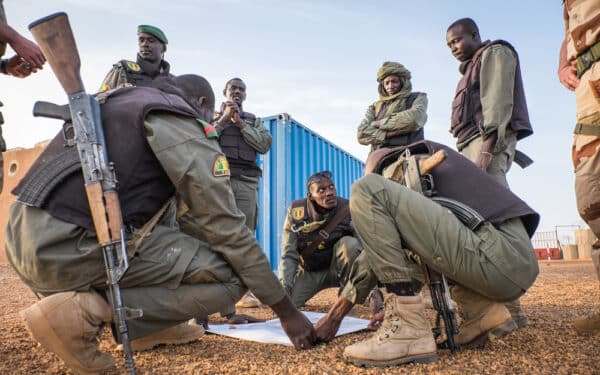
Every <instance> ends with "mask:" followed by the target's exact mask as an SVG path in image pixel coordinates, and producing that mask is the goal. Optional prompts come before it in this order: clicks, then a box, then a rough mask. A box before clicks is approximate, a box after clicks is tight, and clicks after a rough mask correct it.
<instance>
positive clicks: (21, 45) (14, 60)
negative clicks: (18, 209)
mask: <svg viewBox="0 0 600 375" xmlns="http://www.w3.org/2000/svg"><path fill="white" fill-rule="evenodd" d="M3 2H4V0H0V57H2V56H4V52H6V44H9V45H10V46H11V48H12V49H13V50H14V51H15V52H16V53H17V54H16V55H14V56H12V57H11V58H9V59H2V60H0V73H2V74H6V75H11V76H14V77H19V78H25V77H27V76H29V75H30V74H31V73H35V72H37V71H38V69H42V66H43V65H44V62H46V59H45V58H44V55H43V54H42V51H40V48H39V47H38V46H37V44H35V43H33V42H32V41H30V40H29V39H27V38H25V37H24V36H22V35H21V34H19V33H18V32H16V31H15V29H13V28H12V27H10V26H9V25H8V23H7V22H6V14H5V12H4V4H3ZM1 106H2V103H0V107H1ZM3 123H4V118H3V117H2V113H0V192H2V186H3V183H4V181H3V176H2V174H3V172H2V169H3V166H2V164H3V161H2V159H3V158H2V153H3V152H4V151H6V142H5V141H4V138H3V137H2V124H3Z"/></svg>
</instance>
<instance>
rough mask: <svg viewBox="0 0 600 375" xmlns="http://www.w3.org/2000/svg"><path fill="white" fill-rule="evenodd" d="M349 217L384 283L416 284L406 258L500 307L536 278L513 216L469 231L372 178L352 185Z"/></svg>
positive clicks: (416, 270)
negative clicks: (496, 303) (431, 269)
mask: <svg viewBox="0 0 600 375" xmlns="http://www.w3.org/2000/svg"><path fill="white" fill-rule="evenodd" d="M350 212H351V215H352V222H353V223H354V227H355V228H356V230H357V232H358V233H359V235H360V239H361V242H362V245H363V253H364V254H365V255H366V258H367V260H368V264H369V266H370V268H371V269H372V271H373V273H374V274H375V275H376V277H377V280H379V282H381V283H383V284H393V283H398V282H405V281H412V280H415V279H416V280H423V272H422V270H421V266H420V265H418V264H417V263H416V262H415V261H414V257H412V256H411V255H410V253H415V254H417V255H418V256H419V258H420V260H421V261H422V262H425V263H426V264H427V265H429V266H430V267H431V268H433V269H434V270H436V271H438V272H441V273H443V274H445V275H446V276H447V277H448V278H449V279H451V280H454V281H455V282H456V283H458V284H461V285H463V286H465V287H467V288H469V289H472V290H473V291H475V292H477V293H479V294H481V295H483V296H486V297H488V298H490V299H492V300H496V301H501V302H505V301H512V300H514V299H516V298H518V297H519V296H521V295H522V294H523V293H524V292H525V290H526V289H528V288H529V287H530V286H531V284H533V282H534V281H535V279H536V277H537V274H538V272H539V270H538V263H537V260H536V259H535V255H534V252H533V247H532V245H531V241H530V239H529V236H528V235H527V232H526V230H525V227H524V226H523V223H522V222H521V220H520V219H519V218H514V219H509V220H507V221H505V222H504V223H501V224H500V225H498V227H497V228H496V227H495V226H493V225H492V224H490V223H484V224H482V225H481V226H480V227H479V228H478V229H477V230H475V231H472V230H470V229H469V228H467V227H466V226H465V225H464V224H463V223H462V222H460V221H459V220H458V219H457V218H456V216H454V214H452V212H450V211H449V210H448V209H446V208H443V207H442V206H440V205H438V204H437V203H435V202H433V201H432V200H430V199H428V198H426V197H424V196H422V195H420V194H418V193H416V192H414V191H412V190H410V189H408V188H406V187H404V186H402V185H400V184H398V183H396V182H394V181H391V180H388V179H385V178H384V177H382V176H379V175H376V174H369V175H366V176H365V177H363V178H361V179H360V180H358V181H356V182H355V183H354V184H353V185H352V190H351V193H350Z"/></svg>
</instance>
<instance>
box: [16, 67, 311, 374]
mask: <svg viewBox="0 0 600 375" xmlns="http://www.w3.org/2000/svg"><path fill="white" fill-rule="evenodd" d="M175 83H176V85H177V87H178V88H179V89H181V90H182V92H181V93H180V94H179V95H178V94H176V92H177V90H175V89H173V88H172V89H169V90H165V91H160V90H158V89H155V88H148V87H127V88H123V89H120V90H116V91H113V92H111V93H110V94H109V95H107V98H106V100H105V102H104V103H103V104H101V114H102V121H103V125H104V135H105V138H106V143H107V145H108V147H107V151H108V159H109V160H110V161H113V162H114V163H115V165H116V178H117V180H118V181H119V182H120V186H119V197H120V205H121V208H122V213H123V221H124V224H125V226H126V228H129V231H128V232H129V233H128V234H127V235H126V238H127V240H128V241H131V242H132V246H128V253H129V254H128V255H129V269H128V270H127V272H126V273H125V275H124V276H123V278H122V279H121V281H120V283H121V293H122V297H123V303H124V305H125V306H128V307H131V308H139V309H142V311H143V316H142V317H141V318H139V319H134V320H130V321H129V322H128V326H129V334H130V338H131V339H132V341H131V346H132V349H133V350H145V349H150V348H152V347H154V346H156V345H159V344H164V343H169V344H181V343H185V342H189V341H192V340H196V339H198V338H199V337H200V336H201V335H202V334H203V333H204V330H203V328H202V327H201V326H198V325H192V324H187V321H188V320H189V319H190V318H192V317H196V316H206V315H208V314H212V313H214V312H217V311H221V310H222V309H223V308H224V307H226V306H230V305H233V304H234V303H235V302H236V301H237V300H239V299H240V298H241V297H242V296H243V295H244V293H245V292H246V290H247V288H250V289H251V290H252V291H253V292H254V293H255V294H256V296H257V297H258V298H259V299H260V300H261V301H262V302H263V303H265V304H266V305H269V306H270V307H271V308H272V309H273V311H274V312H275V313H276V314H277V315H278V316H279V317H280V318H281V320H282V324H283V328H284V330H285V331H286V332H287V334H288V335H289V337H290V339H291V341H292V343H293V344H294V345H295V346H296V348H298V349H300V348H309V347H310V346H311V343H312V342H313V339H314V330H313V328H312V325H311V323H310V322H309V321H308V319H307V318H306V317H305V316H304V315H303V314H302V313H300V312H299V311H298V310H297V309H296V308H295V307H294V305H293V304H292V302H291V300H290V299H289V297H288V296H287V294H286V292H285V290H284V289H283V288H282V287H281V284H280V283H279V281H278V280H277V278H276V277H275V275H274V274H273V272H272V271H271V268H270V266H269V262H268V260H267V258H266V257H265V255H264V253H263V252H262V250H261V248H260V246H259V245H258V242H257V241H256V239H255V238H254V236H253V234H252V232H251V231H250V230H248V228H247V227H246V226H245V225H244V221H245V218H244V216H243V215H242V214H241V212H240V211H239V210H238V209H237V208H236V207H235V200H234V198H233V194H232V192H231V185H230V183H229V174H230V171H229V168H228V167H227V163H226V159H225V155H223V153H222V152H221V149H220V147H219V145H218V143H217V139H216V134H215V133H214V131H211V129H212V126H211V125H210V124H209V123H208V122H206V121H205V120H210V119H211V118H212V111H213V109H214V94H213V92H212V89H211V88H210V85H209V84H208V82H207V81H206V80H205V79H203V78H202V77H198V76H193V75H184V76H180V77H177V78H175ZM167 91H168V92H167ZM203 113H204V114H203ZM199 119H201V120H199ZM202 119H203V120H202ZM68 152H69V149H68V146H65V142H64V139H63V136H62V132H61V133H60V134H59V135H57V136H56V137H55V138H54V140H53V141H52V142H51V143H50V144H49V145H48V147H47V149H46V150H45V151H44V153H43V154H42V155H41V156H40V158H38V160H37V161H36V162H35V163H34V165H33V166H32V168H31V169H30V171H29V172H28V174H27V175H26V176H25V177H24V179H23V180H22V182H21V184H20V185H19V186H18V187H17V188H16V190H15V193H17V195H18V198H17V201H16V202H15V203H14V204H13V205H12V206H11V208H10V218H9V223H8V228H7V235H6V252H7V256H8V260H9V262H10V263H11V265H12V266H13V267H14V268H15V270H16V271H17V273H18V274H19V276H20V278H21V279H22V280H23V281H24V282H25V283H26V284H27V285H28V286H29V287H30V288H31V289H32V290H33V291H35V292H36V293H39V294H41V295H43V296H46V297H45V298H43V299H42V300H40V301H38V302H36V303H35V304H33V305H32V306H30V307H29V308H27V309H25V310H23V311H22V312H21V315H22V316H23V317H24V319H25V322H26V325H27V327H28V328H29V330H30V331H31V333H32V334H33V336H34V338H35V339H37V340H38V341H39V342H40V343H41V344H42V346H43V347H44V348H45V349H47V350H49V351H51V352H54V353H56V354H57V355H58V356H59V357H60V358H61V359H62V360H63V361H65V363H66V364H67V366H69V367H70V368H71V369H73V370H75V371H76V372H85V373H88V372H90V373H91V372H101V371H104V370H106V369H108V368H110V367H111V366H112V365H113V363H114V359H113V358H112V356H110V355H109V354H106V353H101V352H100V351H99V350H98V347H99V346H98V341H97V338H98V335H99V333H100V332H101V327H102V324H104V323H106V322H110V321H111V319H112V317H111V315H112V314H111V309H110V307H109V305H108V303H107V302H106V299H105V293H106V274H105V269H104V261H103V259H102V251H101V249H100V247H99V244H98V242H97V238H96V234H95V232H94V231H93V228H94V226H93V223H92V219H91V217H90V212H89V205H88V203H87V197H86V194H85V190H84V185H83V177H82V174H81V169H73V168H71V173H62V172H63V170H62V168H61V164H59V163H56V162H54V161H55V160H57V159H60V160H64V158H62V156H64V154H65V153H68ZM75 154H76V153H75ZM61 158H62V159H61ZM40 168H44V172H45V173H44V174H40V173H36V171H39V170H40ZM40 179H41V181H40ZM50 184H53V185H55V187H54V189H52V190H51V191H48V189H42V188H40V186H41V187H45V186H48V185H50ZM176 193H177V194H179V196H180V197H181V198H182V199H183V200H184V201H185V203H186V204H187V206H188V208H189V212H190V213H191V215H192V216H193V217H194V219H195V220H194V221H193V223H194V225H196V226H197V228H196V231H197V233H199V234H201V235H202V238H203V239H204V240H199V239H197V238H195V237H192V236H189V235H187V234H185V233H183V232H181V231H180V230H179V228H178V225H177V224H176V222H175V212H174V210H169V209H167V210H165V208H166V207H172V205H171V206H169V202H170V201H171V197H173V196H174V195H175V194H176ZM163 212H164V213H163ZM153 223H155V224H153Z"/></svg>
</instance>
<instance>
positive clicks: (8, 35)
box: [0, 21, 46, 70]
mask: <svg viewBox="0 0 600 375" xmlns="http://www.w3.org/2000/svg"><path fill="white" fill-rule="evenodd" d="M0 39H1V40H2V41H4V42H6V43H8V44H9V45H10V46H11V47H12V49H13V50H15V52H16V53H17V55H18V56H19V57H21V58H23V59H24V60H25V62H27V63H28V64H30V65H31V69H32V70H33V69H35V70H37V69H42V66H43V65H44V63H45V62H46V58H45V57H44V55H43V54H42V51H41V50H40V48H39V47H38V45H37V44H35V43H34V42H32V41H30V40H29V39H27V38H25V37H23V36H22V35H21V34H19V33H18V32H16V31H15V30H14V29H13V28H12V27H10V26H9V25H8V24H7V23H6V22H4V21H0Z"/></svg>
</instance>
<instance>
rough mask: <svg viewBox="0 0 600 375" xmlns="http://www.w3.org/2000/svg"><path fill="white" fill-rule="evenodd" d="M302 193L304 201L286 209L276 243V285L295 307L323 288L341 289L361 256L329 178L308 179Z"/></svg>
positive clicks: (345, 202)
mask: <svg viewBox="0 0 600 375" xmlns="http://www.w3.org/2000/svg"><path fill="white" fill-rule="evenodd" d="M306 189H307V191H308V194H307V197H306V198H304V199H298V200H296V201H294V202H292V205H291V206H290V208H289V209H288V214H287V217H286V220H285V224H284V226H283V235H282V238H281V262H280V265H279V280H280V281H281V284H282V285H283V287H284V288H285V290H286V291H287V292H288V294H289V295H290V296H291V298H292V303H293V304H294V305H295V306H296V307H300V306H302V305H304V303H305V302H306V301H308V300H309V299H310V298H311V297H312V296H314V295H315V294H317V293H318V292H319V291H321V290H323V289H325V288H331V287H336V286H337V287H343V286H344V285H345V284H346V281H347V280H348V274H349V273H350V268H351V267H352V263H353V262H354V260H355V259H356V257H357V256H358V254H359V253H360V250H361V247H360V243H359V242H358V240H357V239H356V237H355V235H354V229H353V228H352V223H351V220H350V210H349V207H348V200H347V199H344V198H339V197H338V196H337V192H336V189H335V185H334V184H333V180H332V179H331V172H328V171H325V172H317V173H315V174H313V175H312V176H310V177H309V179H308V182H307V183H306Z"/></svg>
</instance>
